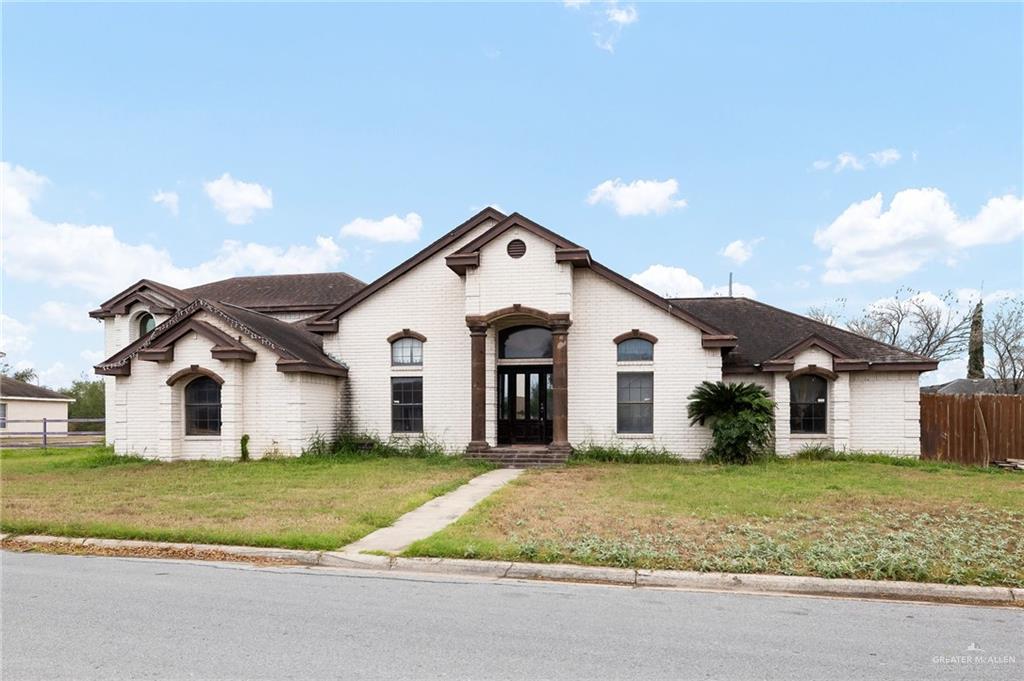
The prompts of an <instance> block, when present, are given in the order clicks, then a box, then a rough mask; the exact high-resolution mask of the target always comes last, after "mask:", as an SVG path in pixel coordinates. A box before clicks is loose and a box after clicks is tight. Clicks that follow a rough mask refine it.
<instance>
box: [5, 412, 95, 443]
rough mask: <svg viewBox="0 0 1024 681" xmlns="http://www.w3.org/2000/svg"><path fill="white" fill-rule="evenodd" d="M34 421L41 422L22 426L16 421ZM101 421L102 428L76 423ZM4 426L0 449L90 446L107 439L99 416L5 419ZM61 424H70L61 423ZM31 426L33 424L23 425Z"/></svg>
mask: <svg viewBox="0 0 1024 681" xmlns="http://www.w3.org/2000/svg"><path fill="white" fill-rule="evenodd" d="M18 423H22V424H24V423H34V424H37V425H38V426H41V427H37V428H35V429H32V430H21V429H20V428H19V427H18V426H14V427H13V428H12V424H18ZM90 423H98V424H99V430H79V429H78V428H76V427H74V426H75V424H90ZM2 424H3V427H2V428H0V449H17V448H27V447H42V448H43V449H49V448H58V447H89V446H93V445H101V444H103V441H104V437H103V436H104V434H105V430H104V424H105V420H104V419H102V418H95V419H3V421H2ZM58 424H66V425H64V426H63V427H61V426H60V425H58ZM22 428H26V429H27V428H29V426H22Z"/></svg>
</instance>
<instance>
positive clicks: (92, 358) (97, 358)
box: [78, 350, 106, 366]
mask: <svg viewBox="0 0 1024 681" xmlns="http://www.w3.org/2000/svg"><path fill="white" fill-rule="evenodd" d="M78 356H79V357H81V358H82V359H84V360H85V361H86V362H88V363H89V365H90V366H94V365H96V364H99V363H100V362H102V361H103V360H104V359H106V358H105V357H104V356H103V352H101V351H100V350H82V351H81V352H80V353H78Z"/></svg>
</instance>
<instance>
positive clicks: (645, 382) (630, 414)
mask: <svg viewBox="0 0 1024 681" xmlns="http://www.w3.org/2000/svg"><path fill="white" fill-rule="evenodd" d="M616 430H617V431H618V432H620V433H653V432H654V374H653V373H651V372H622V373H620V374H619V375H618V419H617V426H616Z"/></svg>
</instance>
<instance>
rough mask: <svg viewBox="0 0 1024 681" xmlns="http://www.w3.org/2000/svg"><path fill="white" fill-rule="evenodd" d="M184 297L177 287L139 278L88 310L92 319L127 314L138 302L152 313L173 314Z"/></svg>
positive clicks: (183, 302) (184, 300)
mask: <svg viewBox="0 0 1024 681" xmlns="http://www.w3.org/2000/svg"><path fill="white" fill-rule="evenodd" d="M186 302H188V301H187V299H186V297H185V296H184V295H183V294H182V293H181V291H178V290H177V289H174V288H171V287H170V286H166V285H164V284H160V283H158V282H155V281H150V280H149V279H140V280H139V281H137V282H135V283H134V284H132V285H131V286H129V287H128V288H126V289H125V290H123V291H121V292H120V293H118V294H117V295H116V296H114V297H113V298H110V299H109V300H107V301H104V302H103V303H102V304H101V305H100V306H99V308H97V309H95V310H92V311H91V312H89V316H90V317H92V318H94V319H106V318H109V317H115V316H118V315H124V314H128V311H129V309H130V308H131V307H132V305H135V304H140V305H143V306H144V307H146V308H147V309H148V310H149V311H150V312H151V313H152V314H173V313H174V311H175V310H177V309H178V308H179V307H181V306H182V305H183V304H185V303H186Z"/></svg>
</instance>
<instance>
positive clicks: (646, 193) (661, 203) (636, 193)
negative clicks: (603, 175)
mask: <svg viewBox="0 0 1024 681" xmlns="http://www.w3.org/2000/svg"><path fill="white" fill-rule="evenodd" d="M678 192H679V183H678V182H676V181H675V179H674V178H670V179H668V180H665V181H659V180H633V181H632V182H630V183H629V184H625V183H624V182H623V181H622V180H621V179H619V178H615V179H614V180H605V181H604V182H602V183H601V184H599V185H597V186H596V187H594V188H593V189H591V190H590V194H589V195H588V196H587V203H589V204H590V205H591V206H593V205H596V204H598V203H606V202H607V203H611V204H612V205H613V206H615V212H616V213H618V214H619V215H648V214H650V213H657V214H659V215H660V214H662V213H665V212H668V211H670V210H673V209H675V208H684V207H685V206H686V199H676V198H673V197H674V196H675V195H676V193H678Z"/></svg>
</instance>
